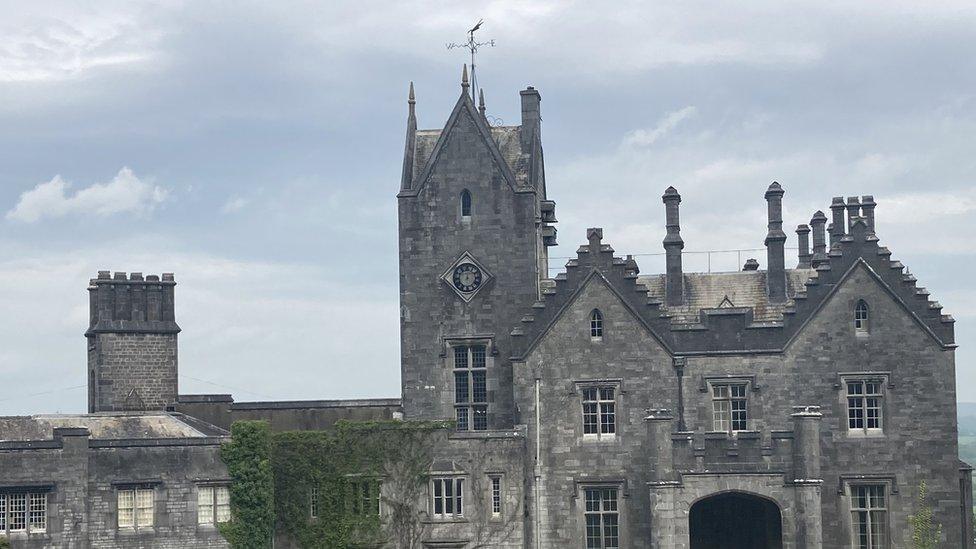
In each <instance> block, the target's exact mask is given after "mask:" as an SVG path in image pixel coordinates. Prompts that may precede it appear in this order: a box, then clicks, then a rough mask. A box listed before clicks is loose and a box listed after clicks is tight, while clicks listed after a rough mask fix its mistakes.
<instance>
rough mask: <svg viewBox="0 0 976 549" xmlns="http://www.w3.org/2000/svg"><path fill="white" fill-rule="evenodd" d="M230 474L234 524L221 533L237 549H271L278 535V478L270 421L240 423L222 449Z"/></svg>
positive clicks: (230, 524)
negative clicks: (275, 534) (275, 471)
mask: <svg viewBox="0 0 976 549" xmlns="http://www.w3.org/2000/svg"><path fill="white" fill-rule="evenodd" d="M220 457H221V459H223V461H224V463H225V464H227V470H228V471H229V472H230V478H231V487H230V507H231V520H230V522H227V523H224V524H221V525H220V533H221V534H223V536H224V538H226V539H227V541H228V543H230V546H231V547H233V548H234V549H265V548H268V547H271V544H272V537H273V535H274V525H275V516H274V511H275V508H274V477H273V474H272V469H271V428H270V426H269V425H268V423H267V422H266V421H238V422H235V423H234V424H233V425H232V426H231V441H230V442H229V443H227V444H225V445H224V446H223V447H221V449H220Z"/></svg>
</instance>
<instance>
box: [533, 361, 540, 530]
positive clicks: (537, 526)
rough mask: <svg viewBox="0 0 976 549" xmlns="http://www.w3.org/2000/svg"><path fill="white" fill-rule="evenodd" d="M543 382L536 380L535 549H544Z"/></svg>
mask: <svg viewBox="0 0 976 549" xmlns="http://www.w3.org/2000/svg"><path fill="white" fill-rule="evenodd" d="M541 384H542V380H541V379H539V378H535V486H533V490H532V492H533V496H534V499H535V505H534V507H535V509H534V511H535V547H536V549H542V532H541V530H542V519H541V515H542V513H540V512H539V483H540V482H542V466H541V465H540V463H539V457H540V456H541V450H540V446H539V445H540V443H541V441H542V434H541V433H542V431H541V429H542V413H541V410H540V408H539V387H540V385H541Z"/></svg>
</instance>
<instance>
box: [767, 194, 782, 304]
mask: <svg viewBox="0 0 976 549" xmlns="http://www.w3.org/2000/svg"><path fill="white" fill-rule="evenodd" d="M783 194H784V191H783V188H782V187H780V185H779V183H777V182H775V181H773V183H772V184H771V185H770V186H769V189H768V190H767V191H766V202H768V206H769V208H768V212H769V225H768V227H769V231H768V232H767V233H766V240H765V244H766V291H767V294H768V295H769V301H770V302H772V303H782V302H784V301H786V258H785V257H784V255H783V250H784V246H785V244H786V233H784V232H783Z"/></svg>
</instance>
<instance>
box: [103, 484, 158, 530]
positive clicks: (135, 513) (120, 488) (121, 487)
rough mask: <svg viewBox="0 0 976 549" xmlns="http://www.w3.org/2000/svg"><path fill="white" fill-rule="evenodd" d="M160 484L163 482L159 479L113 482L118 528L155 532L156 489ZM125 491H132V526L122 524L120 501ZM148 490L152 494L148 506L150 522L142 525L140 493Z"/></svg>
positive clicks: (114, 506)
mask: <svg viewBox="0 0 976 549" xmlns="http://www.w3.org/2000/svg"><path fill="white" fill-rule="evenodd" d="M160 484H161V483H160V482H158V481H152V482H132V483H126V482H122V483H113V485H112V487H113V488H114V492H115V497H114V498H113V509H114V511H115V528H116V530H118V531H122V532H147V531H150V532H154V531H155V530H156V523H157V522H158V521H157V520H156V519H157V517H156V514H157V505H156V504H157V503H158V498H157V497H156V489H157V488H158V487H159V486H160ZM123 492H131V493H132V498H133V499H132V525H131V526H129V525H126V526H123V525H122V524H121V518H122V513H121V509H120V507H119V503H120V501H119V500H120V499H121V494H122V493H123ZM146 492H148V493H149V494H150V498H151V499H150V506H149V507H148V508H149V509H151V511H150V513H149V518H150V523H149V524H144V525H140V524H139V509H140V507H139V494H140V493H142V494H145V493H146Z"/></svg>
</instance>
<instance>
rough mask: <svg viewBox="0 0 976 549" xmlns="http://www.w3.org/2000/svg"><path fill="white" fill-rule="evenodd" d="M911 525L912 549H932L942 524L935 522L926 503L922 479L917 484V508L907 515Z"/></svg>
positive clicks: (940, 533) (940, 532)
mask: <svg viewBox="0 0 976 549" xmlns="http://www.w3.org/2000/svg"><path fill="white" fill-rule="evenodd" d="M908 522H909V523H910V524H911V525H912V547H913V549H934V548H936V547H938V546H939V543H940V541H941V539H942V525H941V524H939V523H937V522H935V519H934V517H933V513H932V508H931V507H930V506H929V503H928V487H927V486H926V485H925V481H924V480H923V481H922V482H921V484H919V486H918V508H917V511H916V512H915V514H914V515H912V516H910V517H908Z"/></svg>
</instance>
